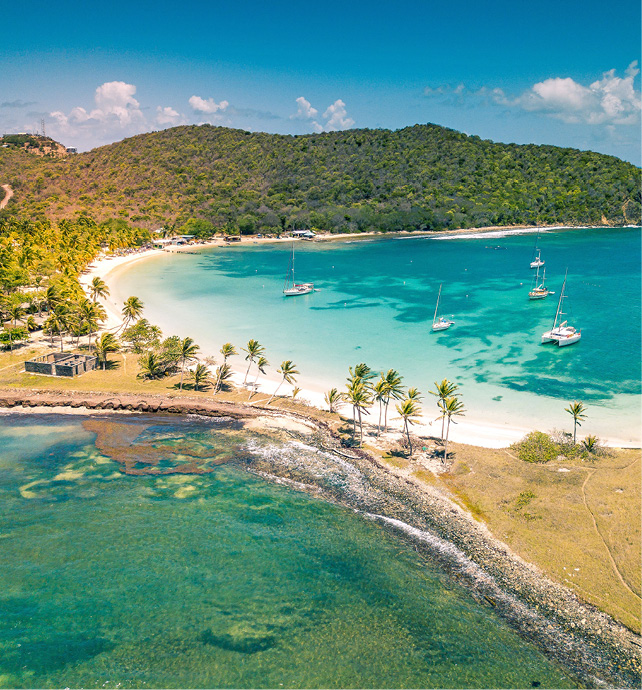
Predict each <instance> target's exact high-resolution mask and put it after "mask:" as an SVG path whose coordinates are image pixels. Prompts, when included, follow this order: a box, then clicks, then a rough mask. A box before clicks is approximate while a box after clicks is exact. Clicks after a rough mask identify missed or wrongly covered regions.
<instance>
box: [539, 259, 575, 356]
mask: <svg viewBox="0 0 642 690" xmlns="http://www.w3.org/2000/svg"><path fill="white" fill-rule="evenodd" d="M566 273H567V274H568V271H567V272H566ZM566 298H567V295H566V275H565V276H564V282H563V283H562V291H561V292H560V298H559V300H558V302H557V311H556V312H555V320H554V321H553V327H552V328H551V330H550V331H546V333H542V343H553V342H556V343H557V344H558V345H559V346H560V347H565V346H566V345H572V344H573V343H576V342H577V341H578V340H579V339H580V338H581V337H582V332H581V331H578V330H576V329H575V328H573V326H569V325H568V321H567V320H566V319H564V321H562V317H563V316H564V300H565V299H566Z"/></svg>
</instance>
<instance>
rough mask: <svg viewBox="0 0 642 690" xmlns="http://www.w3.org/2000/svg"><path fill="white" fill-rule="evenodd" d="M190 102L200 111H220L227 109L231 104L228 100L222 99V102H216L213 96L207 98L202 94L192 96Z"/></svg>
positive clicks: (210, 112)
mask: <svg viewBox="0 0 642 690" xmlns="http://www.w3.org/2000/svg"><path fill="white" fill-rule="evenodd" d="M189 104H190V105H191V106H192V108H193V109H194V110H196V111H197V112H199V113H208V114H212V113H218V112H219V111H223V110H226V109H227V107H228V106H229V103H228V102H227V101H221V102H220V103H215V102H214V99H213V98H208V99H207V100H205V99H204V98H201V97H200V96H192V97H191V98H190V99H189Z"/></svg>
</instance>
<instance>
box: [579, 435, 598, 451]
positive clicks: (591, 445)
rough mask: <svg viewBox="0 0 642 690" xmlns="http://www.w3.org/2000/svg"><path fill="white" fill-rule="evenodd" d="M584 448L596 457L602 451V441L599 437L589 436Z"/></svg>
mask: <svg viewBox="0 0 642 690" xmlns="http://www.w3.org/2000/svg"><path fill="white" fill-rule="evenodd" d="M582 446H583V447H584V450H585V451H587V452H588V453H591V454H592V455H596V454H597V452H598V451H599V450H600V439H599V438H598V437H597V436H593V435H592V434H589V435H588V436H587V437H586V438H585V439H584V440H583V441H582Z"/></svg>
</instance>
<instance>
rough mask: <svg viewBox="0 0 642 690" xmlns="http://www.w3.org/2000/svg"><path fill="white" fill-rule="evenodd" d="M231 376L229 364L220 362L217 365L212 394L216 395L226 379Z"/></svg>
mask: <svg viewBox="0 0 642 690" xmlns="http://www.w3.org/2000/svg"><path fill="white" fill-rule="evenodd" d="M231 377H232V367H231V366H230V365H229V364H221V366H220V367H217V369H216V374H215V377H214V381H215V383H214V395H216V394H217V393H218V392H219V391H220V390H221V389H222V388H223V386H224V385H225V383H226V381H228V380H229V379H230V378H231Z"/></svg>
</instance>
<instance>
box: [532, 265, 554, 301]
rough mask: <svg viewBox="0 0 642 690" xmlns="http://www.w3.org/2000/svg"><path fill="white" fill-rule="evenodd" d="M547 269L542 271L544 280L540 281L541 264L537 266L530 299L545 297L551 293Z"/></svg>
mask: <svg viewBox="0 0 642 690" xmlns="http://www.w3.org/2000/svg"><path fill="white" fill-rule="evenodd" d="M545 283H546V269H544V271H543V273H542V282H541V283H540V281H539V266H538V267H537V275H536V276H535V283H534V284H533V289H532V290H531V291H530V292H529V293H528V299H544V297H548V296H549V295H550V294H551V291H550V290H549V289H548V288H547V287H546V284H545Z"/></svg>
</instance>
